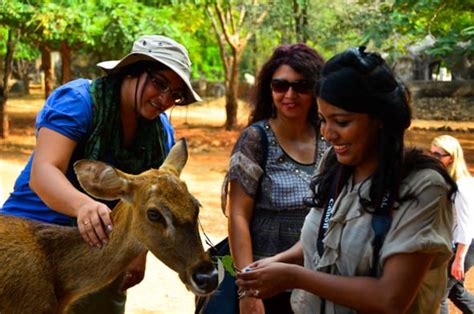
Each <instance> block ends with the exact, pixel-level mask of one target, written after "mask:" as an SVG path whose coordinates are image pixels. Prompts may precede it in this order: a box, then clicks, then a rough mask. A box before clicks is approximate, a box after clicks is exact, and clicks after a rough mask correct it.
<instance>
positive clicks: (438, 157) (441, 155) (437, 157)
mask: <svg viewBox="0 0 474 314" xmlns="http://www.w3.org/2000/svg"><path fill="white" fill-rule="evenodd" d="M430 154H431V156H433V157H434V158H436V159H441V158H443V157H448V156H451V155H450V154H448V153H446V154H441V153H438V152H430Z"/></svg>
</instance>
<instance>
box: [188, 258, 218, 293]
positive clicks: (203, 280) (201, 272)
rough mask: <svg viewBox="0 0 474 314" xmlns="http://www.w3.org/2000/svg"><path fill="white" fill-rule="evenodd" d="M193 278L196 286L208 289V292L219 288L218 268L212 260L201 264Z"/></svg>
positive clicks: (204, 289)
mask: <svg viewBox="0 0 474 314" xmlns="http://www.w3.org/2000/svg"><path fill="white" fill-rule="evenodd" d="M192 278H193V281H194V283H195V284H196V286H197V287H198V288H199V289H200V290H203V291H206V292H207V293H208V292H211V291H214V290H215V289H216V288H217V285H218V276H217V270H216V269H215V268H214V266H213V265H212V263H210V262H205V263H202V264H201V265H199V266H198V267H196V269H195V270H194V273H193V275H192Z"/></svg>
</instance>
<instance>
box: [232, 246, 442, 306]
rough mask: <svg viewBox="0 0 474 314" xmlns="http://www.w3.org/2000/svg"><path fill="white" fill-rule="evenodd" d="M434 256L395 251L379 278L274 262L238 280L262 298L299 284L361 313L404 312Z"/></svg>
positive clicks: (240, 276)
mask: <svg viewBox="0 0 474 314" xmlns="http://www.w3.org/2000/svg"><path fill="white" fill-rule="evenodd" d="M433 259H434V256H433V255H428V254H423V253H410V254H397V255H393V256H391V257H389V258H388V259H387V260H386V262H385V265H384V268H383V275H382V277H380V278H374V277H362V276H360V277H344V276H338V275H331V274H327V273H323V272H317V271H313V270H310V269H306V268H304V267H301V266H297V265H289V264H282V263H273V264H268V265H265V266H263V267H261V268H258V267H257V268H255V269H253V270H252V271H250V272H247V273H240V274H238V275H237V278H238V280H237V284H238V285H239V286H241V287H242V288H244V289H258V290H259V297H262V298H266V297H269V296H272V295H274V294H276V293H278V292H280V291H283V290H286V289H294V288H297V289H302V290H306V291H308V292H310V293H313V294H315V295H318V296H320V297H321V298H323V299H327V300H330V301H331V302H333V303H337V304H341V305H343V306H346V307H349V308H352V309H354V310H356V311H358V312H362V313H364V312H367V313H403V312H404V311H406V309H407V308H408V307H409V306H410V304H411V303H412V302H413V299H414V296H415V295H416V293H417V291H418V289H419V287H420V285H421V282H422V280H423V278H424V276H425V274H426V273H427V272H428V270H429V268H430V265H431V262H432V261H433Z"/></svg>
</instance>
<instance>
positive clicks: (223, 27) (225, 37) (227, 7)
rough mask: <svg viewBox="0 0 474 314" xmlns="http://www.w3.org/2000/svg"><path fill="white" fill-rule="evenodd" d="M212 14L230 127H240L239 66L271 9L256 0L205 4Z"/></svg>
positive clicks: (228, 127) (228, 125)
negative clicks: (221, 65) (222, 67)
mask: <svg viewBox="0 0 474 314" xmlns="http://www.w3.org/2000/svg"><path fill="white" fill-rule="evenodd" d="M206 8H207V11H208V13H209V17H210V19H211V21H212V25H213V28H214V31H215V33H216V36H217V40H218V43H219V48H220V54H221V60H222V63H223V66H224V77H225V87H226V122H225V128H226V129H227V130H231V129H234V128H235V127H236V126H237V96H238V87H239V65H240V62H241V59H242V54H243V52H244V51H245V48H246V46H247V43H248V41H249V39H250V38H251V37H252V36H253V35H254V30H255V29H258V27H259V26H260V25H261V24H262V22H263V20H264V19H265V16H266V15H267V14H268V8H267V7H264V6H260V5H259V3H258V1H257V0H253V1H252V3H251V4H250V5H248V4H245V3H235V2H233V1H225V2H224V1H219V0H216V1H213V2H207V4H206Z"/></svg>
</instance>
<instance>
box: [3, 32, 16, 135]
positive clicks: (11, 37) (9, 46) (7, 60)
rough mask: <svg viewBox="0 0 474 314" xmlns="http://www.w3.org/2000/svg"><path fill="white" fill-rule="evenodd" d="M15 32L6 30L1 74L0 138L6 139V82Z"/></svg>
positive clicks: (7, 127) (11, 61) (9, 71)
mask: <svg viewBox="0 0 474 314" xmlns="http://www.w3.org/2000/svg"><path fill="white" fill-rule="evenodd" d="M17 35H18V33H17V31H13V30H11V29H9V30H8V40H7V53H6V55H5V72H4V73H3V91H2V96H1V97H2V99H1V100H0V138H7V137H8V134H9V131H10V130H9V126H8V114H7V111H6V104H7V100H8V81H9V80H10V74H11V72H12V64H13V53H14V51H15V43H16V41H17V40H16V37H18V36H17Z"/></svg>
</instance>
